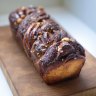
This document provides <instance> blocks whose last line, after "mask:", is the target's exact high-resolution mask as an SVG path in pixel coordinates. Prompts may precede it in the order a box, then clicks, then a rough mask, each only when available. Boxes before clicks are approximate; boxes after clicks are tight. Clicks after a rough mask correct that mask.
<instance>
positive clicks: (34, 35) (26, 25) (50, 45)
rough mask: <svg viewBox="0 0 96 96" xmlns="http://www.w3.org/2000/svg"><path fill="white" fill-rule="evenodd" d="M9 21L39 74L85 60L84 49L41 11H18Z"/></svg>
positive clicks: (35, 9)
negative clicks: (78, 60)
mask: <svg viewBox="0 0 96 96" xmlns="http://www.w3.org/2000/svg"><path fill="white" fill-rule="evenodd" d="M18 18H19V19H21V22H19V21H20V20H19V19H18ZM9 20H10V22H11V24H10V25H11V28H12V30H13V31H14V32H15V35H16V37H17V38H18V39H19V40H20V41H21V42H22V45H23V47H24V50H25V52H26V54H27V55H28V56H29V57H30V59H31V60H33V62H34V63H37V64H38V65H39V66H40V67H42V70H46V68H48V67H49V66H52V65H53V64H59V62H68V61H69V60H71V59H76V58H77V57H80V56H81V57H85V50H84V48H83V47H82V46H81V45H80V44H79V43H78V42H77V41H76V40H74V39H73V38H72V37H71V36H70V35H69V34H68V33H67V32H66V31H65V30H64V29H63V28H62V27H61V26H60V25H59V24H58V23H57V22H56V21H54V20H53V19H52V18H51V17H50V16H49V15H48V14H47V13H46V12H45V10H44V9H43V8H39V7H28V8H26V7H25V8H19V9H17V10H16V11H14V12H12V13H11V14H10V16H9ZM42 70H41V71H42Z"/></svg>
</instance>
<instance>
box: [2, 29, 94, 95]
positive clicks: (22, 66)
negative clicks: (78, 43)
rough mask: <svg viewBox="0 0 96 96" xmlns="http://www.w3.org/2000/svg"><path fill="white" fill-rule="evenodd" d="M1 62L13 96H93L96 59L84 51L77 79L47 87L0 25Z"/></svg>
mask: <svg viewBox="0 0 96 96" xmlns="http://www.w3.org/2000/svg"><path fill="white" fill-rule="evenodd" d="M0 65H1V67H2V69H3V72H4V73H5V76H6V78H7V80H8V83H9V85H10V87H11V89H12V92H13V94H14V96H65V95H67V96H69V95H70V94H73V95H72V96H75V95H76V96H81V95H80V94H82V96H96V90H95V87H96V60H95V58H94V57H93V56H92V55H91V54H89V53H88V52H87V51H86V63H85V66H84V67H83V69H82V71H81V73H80V76H79V77H78V78H76V79H73V80H68V81H64V82H61V83H59V84H55V85H51V86H48V85H46V84H45V83H44V81H43V80H42V78H41V77H40V75H39V74H38V72H37V71H36V70H35V68H34V66H33V64H32V62H31V61H30V60H29V59H28V58H27V57H26V55H25V53H24V52H23V50H22V48H20V47H19V45H18V43H17V42H16V41H15V39H14V38H13V36H12V34H11V31H10V29H9V27H1V28H0ZM93 88H94V89H93ZM89 89H90V90H89ZM87 90H88V91H87ZM86 94H90V95H86Z"/></svg>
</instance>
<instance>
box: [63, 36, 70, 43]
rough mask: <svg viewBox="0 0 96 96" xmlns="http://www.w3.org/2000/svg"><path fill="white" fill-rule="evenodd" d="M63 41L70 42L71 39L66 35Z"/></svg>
mask: <svg viewBox="0 0 96 96" xmlns="http://www.w3.org/2000/svg"><path fill="white" fill-rule="evenodd" d="M61 41H67V42H69V41H70V38H68V37H64V38H63V39H62V40H61Z"/></svg>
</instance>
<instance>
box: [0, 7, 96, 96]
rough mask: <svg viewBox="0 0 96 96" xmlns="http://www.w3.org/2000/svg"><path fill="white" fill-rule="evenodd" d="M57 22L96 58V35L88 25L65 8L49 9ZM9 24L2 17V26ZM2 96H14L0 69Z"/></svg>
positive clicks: (0, 22) (5, 18) (0, 18)
mask: <svg viewBox="0 0 96 96" xmlns="http://www.w3.org/2000/svg"><path fill="white" fill-rule="evenodd" d="M47 11H48V13H50V14H51V15H52V16H53V17H54V18H55V19H56V21H58V22H59V23H60V24H61V25H62V26H63V27H64V29H65V30H67V31H68V32H69V33H70V34H71V35H72V36H73V37H74V38H76V39H77V41H78V42H80V43H81V44H82V45H83V46H84V47H85V48H86V49H87V50H88V51H89V52H91V53H92V54H93V55H94V56H95V57H96V44H95V43H96V33H95V32H94V31H93V30H92V29H90V28H89V27H88V26H87V25H86V24H84V23H83V22H82V21H80V20H79V19H78V18H77V17H75V16H73V15H72V14H70V13H69V12H67V11H65V10H64V8H61V7H56V8H49V9H47ZM6 24H8V19H7V15H6V16H1V17H0V26H1V25H6ZM0 96H12V93H11V91H10V88H9V87H8V84H7V82H6V79H5V77H4V75H3V74H2V71H1V69H0Z"/></svg>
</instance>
